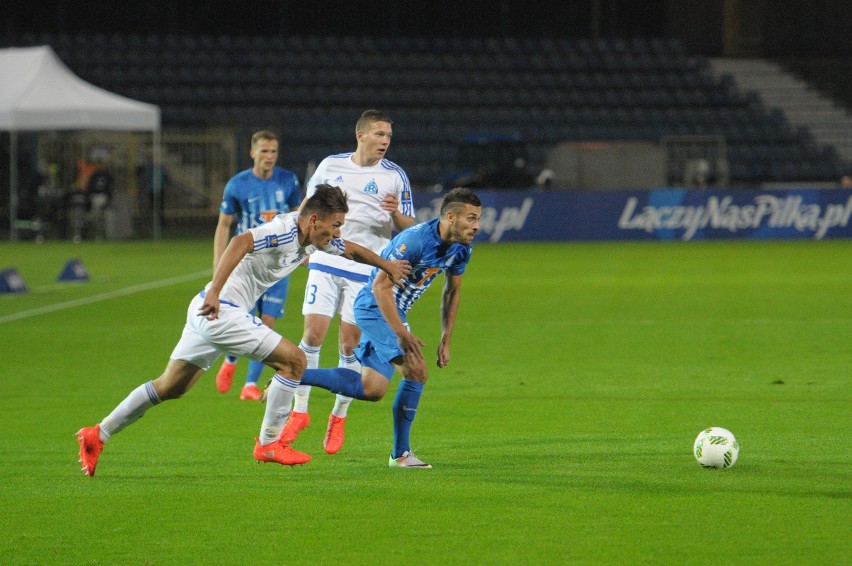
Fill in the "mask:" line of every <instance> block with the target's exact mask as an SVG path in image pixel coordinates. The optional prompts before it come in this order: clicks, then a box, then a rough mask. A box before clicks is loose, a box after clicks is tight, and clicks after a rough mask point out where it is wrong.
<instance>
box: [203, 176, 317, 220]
mask: <svg viewBox="0 0 852 566" xmlns="http://www.w3.org/2000/svg"><path fill="white" fill-rule="evenodd" d="M301 201H302V191H301V188H300V186H299V178H298V177H297V176H296V174H295V173H293V172H292V171H288V170H286V169H282V168H281V167H273V169H272V175H271V176H270V177H269V178H268V179H261V178H260V177H258V176H257V175H255V174H254V172H253V171H252V170H251V169H246V170H245V171H240V172H239V173H237V174H236V175H234V176H233V177H231V179H230V180H229V181H228V183H227V184H226V185H225V193H224V195H223V196H222V204H221V205H220V206H219V212H222V213H224V214H231V215H234V216H236V218H237V228H236V231H235V233H236V234H242V233H243V232H245V231H246V230H248V229H249V228H254V227H255V226H260V225H261V224H263V223H264V222H269V221H270V220H272V219H273V218H274V217H275V215H277V214H283V213H285V212H290V211H291V210H296V209H297V208H299V204H300V203H301Z"/></svg>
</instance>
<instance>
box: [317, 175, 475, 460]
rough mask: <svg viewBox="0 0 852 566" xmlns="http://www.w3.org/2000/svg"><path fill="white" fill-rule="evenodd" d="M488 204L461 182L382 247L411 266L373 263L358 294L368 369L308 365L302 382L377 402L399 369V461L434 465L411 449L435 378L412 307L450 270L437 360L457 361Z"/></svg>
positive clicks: (361, 349)
mask: <svg viewBox="0 0 852 566" xmlns="http://www.w3.org/2000/svg"><path fill="white" fill-rule="evenodd" d="M481 215H482V204H481V202H480V200H479V197H477V196H476V194H475V193H474V192H473V191H471V190H470V189H462V188H455V189H453V190H451V191H450V192H448V193H447V194H446V195H445V196H444V199H443V200H442V202H441V216H440V218H436V219H434V220H431V221H429V222H424V223H422V224H417V225H415V226H412V227H411V228H408V229H406V230H404V231H402V232H401V233H400V234H398V235H397V236H396V237H395V238H394V239H393V240H391V242H390V244H389V245H388V246H387V247H386V248H385V249H384V251H382V257H384V258H386V259H397V260H401V259H404V260H407V261H408V262H409V263H410V264H411V273H410V274H409V275H408V277H407V278H406V279H404V280H403V281H402V282H401V283H399V284H396V285H395V284H394V283H393V282H392V281H391V280H390V279H389V278H388V277H387V276H386V275H384V274H382V273H381V272H378V271H376V270H373V273H372V275H370V280H369V281H368V282H367V284H366V285H364V287H363V288H362V289H361V291H360V292H359V293H358V297H357V298H356V299H355V320H356V322H357V324H358V327H359V328H360V329H361V341H360V343H359V344H358V347H357V348H356V350H355V355H356V356H357V357H358V360H359V361H360V362H361V373H360V375H359V374H358V372H356V371H353V370H351V369H347V368H341V367H337V368H333V369H308V370H306V371H305V373H304V374H303V376H302V384H303V385H312V386H318V387H322V388H324V389H328V390H329V391H333V392H334V393H337V394H339V395H346V396H348V397H352V398H355V399H363V400H367V401H378V400H379V399H381V398H382V397H384V395H385V393H386V392H387V390H388V386H389V384H390V380H391V378H392V377H393V374H394V371H399V373H401V374H402V381H401V382H400V384H399V388H398V389H397V392H396V398H395V399H394V402H393V430H394V438H393V450H392V452H391V455H390V460H389V466H390V467H392V468H431V467H432V466H431V465H429V464H427V463H425V462H423V461H422V460H420V459H419V458H418V457H417V456H415V455H414V454H413V453H412V452H411V441H410V432H411V425H412V423H413V422H414V416H415V414H416V412H417V406H418V404H419V402H420V397H421V395H422V393H423V386H424V384H425V383H426V380H427V378H428V372H427V369H426V362H425V360H424V358H423V353H422V352H421V348H422V347H423V346H425V344H424V343H423V342H422V341H421V340H420V338H418V337H417V336H415V335H414V334H413V333H412V332H411V329H410V328H409V326H408V322H407V320H406V319H407V313H408V311H409V310H410V309H411V307H412V305H414V303H415V301H417V299H419V298H420V296H421V295H422V294H423V292H424V291H426V289H427V288H428V287H429V285H431V284H432V283H433V282H434V281H435V279H436V278H437V277H438V275H440V274H441V273H443V272H446V275H445V277H444V291H443V295H442V298H441V341H440V343H439V344H438V351H437V355H438V357H437V364H438V367H439V368H442V367H444V366H446V365H447V364H449V363H450V340H451V338H452V335H453V328H454V326H455V322H456V313H457V311H458V307H459V298H460V292H461V283H462V275H463V274H464V271H465V267H466V266H467V263H468V261H470V255H471V252H472V247H471V243H472V241H473V238H474V236H476V233H477V232H478V231H479V218H480V216H481Z"/></svg>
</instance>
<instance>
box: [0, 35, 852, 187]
mask: <svg viewBox="0 0 852 566" xmlns="http://www.w3.org/2000/svg"><path fill="white" fill-rule="evenodd" d="M1 40H2V38H0V41H1ZM41 44H49V45H52V46H53V48H54V49H55V50H56V51H57V53H58V55H59V56H60V57H61V58H62V59H63V60H64V61H65V62H66V64H68V66H69V67H70V68H71V69H72V70H73V71H74V72H76V73H77V74H78V75H80V76H81V77H83V78H84V79H86V80H88V81H89V82H92V83H94V84H96V85H98V86H101V87H103V88H106V89H109V90H111V91H114V92H117V93H119V94H123V95H125V96H128V97H131V98H135V99H139V100H143V101H146V102H151V103H155V104H158V105H160V107H161V108H162V111H163V126H164V128H165V129H166V130H167V131H169V130H171V131H200V130H204V129H207V128H223V127H224V128H237V129H240V131H249V130H251V129H255V128H262V127H264V128H272V129H274V130H276V131H278V132H279V133H280V134H281V135H282V140H283V144H282V146H283V152H282V160H281V161H282V165H284V166H286V167H289V168H292V169H293V170H295V171H304V170H305V167H306V165H307V163H308V162H309V161H311V160H314V161H318V160H319V159H321V158H322V157H324V156H325V155H326V154H329V153H333V152H337V151H343V150H349V149H352V148H353V147H354V139H353V138H354V132H353V125H354V122H355V120H356V119H357V116H358V115H359V114H360V112H361V111H362V110H363V109H366V108H372V107H378V108H383V109H386V110H387V111H389V112H390V113H391V115H392V116H394V119H395V124H394V136H395V137H394V140H395V143H394V145H393V146H392V147H391V152H390V154H389V158H390V159H391V160H394V161H397V162H399V163H400V164H401V165H403V166H404V167H405V169H406V170H407V171H408V173H409V176H410V178H411V180H412V183H414V184H415V185H419V186H428V185H430V184H432V183H434V182H435V180H436V179H437V177H438V175H439V174H440V173H441V172H442V171H443V170H446V169H448V168H450V167H451V166H452V163H451V160H452V159H453V156H454V151H453V149H454V146H455V143H456V141H457V140H459V139H461V138H462V137H464V136H467V135H471V134H478V133H482V132H517V133H520V134H521V135H522V136H523V137H524V138H525V139H526V140H527V141H528V142H529V145H530V158H531V160H532V161H534V162H535V163H534V164H535V165H537V166H541V165H543V162H544V159H545V155H546V153H547V151H548V149H549V148H551V147H553V146H554V145H556V144H557V143H560V142H563V141H586V140H599V141H610V140H612V141H615V140H619V141H620V140H633V141H635V140H645V141H651V142H656V143H660V142H661V141H662V140H663V139H666V140H672V139H677V138H678V137H682V138H684V139H687V138H689V137H690V136H697V137H702V136H716V137H718V138H720V139H722V140H723V141H724V152H725V157H726V158H727V162H728V178H729V181H730V185H732V186H755V185H759V184H762V183H767V182H802V183H810V182H837V181H838V180H839V179H840V177H841V176H843V175H849V174H850V165H849V163H848V162H846V161H844V160H843V159H842V158H841V157H840V156H839V155H838V152H837V151H836V149H835V148H833V147H831V146H824V145H820V144H818V143H817V142H816V141H815V140H814V137H813V136H812V135H811V134H810V133H809V131H808V130H807V129H806V128H794V127H793V126H791V124H790V122H789V121H788V120H787V119H786V117H785V115H784V113H783V112H781V111H777V110H772V109H768V108H766V107H765V105H764V104H763V101H762V100H761V99H760V97H759V96H757V95H756V94H755V93H753V92H741V91H740V90H738V88H737V85H736V84H735V82H734V81H733V80H732V79H731V77H730V76H728V75H722V76H721V77H717V76H714V74H713V72H712V70H711V68H710V65H709V62H708V61H707V60H706V59H704V58H701V57H692V56H687V54H686V53H685V52H684V49H683V48H682V46H681V45H680V44H679V43H678V42H677V41H676V40H663V39H642V38H637V39H626V40H620V39H607V40H601V41H591V40H588V39H564V40H560V39H552V38H542V39H528V38H524V39H520V38H519V39H512V38H494V39H482V38H457V37H447V38H416V37H410V38H388V37H382V38H370V37H335V36H330V37H320V36H270V37H267V36H259V37H249V36H199V35H195V36H191V35H171V34H166V35H157V34H149V35H91V36H76V35H75V36H71V35H65V34H30V35H26V36H21V37H18V38H16V40H15V42H14V45H17V46H24V45H41ZM682 174H683V171H682V168H677V167H675V168H673V169H672V170H671V172H670V178H669V183H670V184H673V185H677V184H680V183H682V182H683V179H682V178H681V177H682Z"/></svg>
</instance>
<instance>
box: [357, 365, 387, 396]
mask: <svg viewBox="0 0 852 566" xmlns="http://www.w3.org/2000/svg"><path fill="white" fill-rule="evenodd" d="M361 384H362V385H363V387H364V400H365V401H378V400H380V399H381V398H382V397H384V396H385V393H387V391H388V385H389V384H390V380H389V379H388V378H386V377H385V376H383V375H382V374H380V373H378V372H376V373H375V374H374V375H369V374H368V375H366V376H364V375H362V377H361Z"/></svg>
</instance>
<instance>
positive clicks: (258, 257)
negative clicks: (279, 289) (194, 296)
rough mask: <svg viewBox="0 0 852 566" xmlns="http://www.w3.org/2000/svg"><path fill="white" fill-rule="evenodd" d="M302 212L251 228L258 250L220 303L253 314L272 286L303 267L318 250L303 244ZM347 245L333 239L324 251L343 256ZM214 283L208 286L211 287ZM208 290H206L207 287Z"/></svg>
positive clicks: (228, 283)
mask: <svg viewBox="0 0 852 566" xmlns="http://www.w3.org/2000/svg"><path fill="white" fill-rule="evenodd" d="M298 217H299V213H298V212H297V211H296V212H290V213H287V214H279V215H278V216H276V217H275V218H273V219H272V220H271V221H269V222H267V223H266V224H261V225H260V226H257V227H255V228H251V229H250V230H249V232H251V234H252V236H253V237H254V250H253V251H251V252H249V253H248V254H246V256H245V257H244V258H243V259H242V261H240V263H239V264H237V267H236V268H234V271H233V272H231V275H230V277H228V280H227V281H226V282H225V285H224V287H223V288H222V291H221V292H220V293H219V300H220V301H227V302H229V303H232V304H235V305H237V306H240V307H242V308H244V309H246V310H247V311H250V310H251V309H252V308H253V307H254V304H255V302H256V301H257V299H258V298H259V297H260V296H261V295H262V294H263V293H265V292H266V290H267V289H269V288H270V287H271V286H272V285H274V284H275V283H277V282H278V281H280V280H281V279H283V278H285V277H287V275H289V274H290V273H291V272H292V271H293V270H294V269H296V268H297V267H299V264H301V262H302V260H304V259H305V258H306V257H307V256H309V255H310V254H312V253H315V252H316V251H317V248H316V247H315V246H312V245H308V246H307V247H304V248H303V247H302V246H301V245H299V226H298V222H297V219H298ZM345 250H346V243H345V242H344V241H343V240H342V239H340V238H335V239H333V240H332V241H331V242H330V243H329V245H328V246H326V247H325V248H323V251H324V252H325V253H328V254H335V255H340V254H342V253H343V252H344V251H345ZM209 286H210V283H208V284H207V287H209ZM207 287H205V289H206V288H207Z"/></svg>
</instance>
